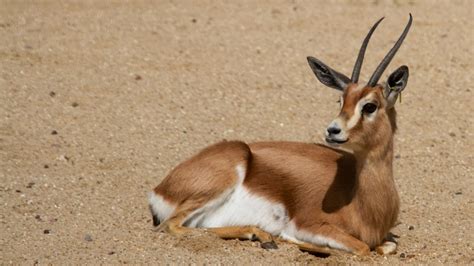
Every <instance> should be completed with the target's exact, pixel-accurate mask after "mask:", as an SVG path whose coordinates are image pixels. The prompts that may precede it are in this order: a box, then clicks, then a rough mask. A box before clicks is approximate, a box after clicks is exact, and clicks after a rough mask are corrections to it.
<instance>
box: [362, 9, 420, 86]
mask: <svg viewBox="0 0 474 266" xmlns="http://www.w3.org/2000/svg"><path fill="white" fill-rule="evenodd" d="M412 21H413V18H412V16H411V13H410V20H409V21H408V24H407V25H406V27H405V30H404V31H403V33H402V35H401V36H400V38H398V41H397V42H396V43H395V45H394V46H393V47H392V49H390V51H389V52H388V54H387V55H386V56H385V57H384V59H383V60H382V62H380V64H379V65H378V67H377V68H376V69H375V71H374V74H372V77H370V80H369V82H368V83H367V85H368V86H370V87H374V86H375V85H377V82H378V81H379V79H380V77H381V76H382V74H383V72H384V71H385V69H386V68H387V66H388V64H390V61H392V58H393V57H394V56H395V54H396V53H397V51H398V48H400V46H402V43H403V40H404V39H405V37H406V36H407V34H408V31H409V30H410V26H411V23H412Z"/></svg>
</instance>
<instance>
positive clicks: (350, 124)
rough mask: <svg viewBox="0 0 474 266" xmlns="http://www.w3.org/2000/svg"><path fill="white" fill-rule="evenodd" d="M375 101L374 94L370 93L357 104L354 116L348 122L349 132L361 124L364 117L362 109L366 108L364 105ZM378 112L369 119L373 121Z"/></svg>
mask: <svg viewBox="0 0 474 266" xmlns="http://www.w3.org/2000/svg"><path fill="white" fill-rule="evenodd" d="M373 99H374V93H369V94H368V95H367V96H365V97H364V98H362V99H360V100H359V101H358V102H357V105H356V107H355V110H354V114H353V115H352V117H351V118H350V119H349V120H348V121H347V125H346V126H347V130H350V129H352V128H353V127H355V126H356V125H357V123H358V122H359V120H360V118H361V116H362V108H363V107H364V105H365V104H366V103H368V102H371V101H372V100H373ZM376 113H377V112H374V113H372V114H371V115H370V116H369V119H372V120H373V118H374V117H375V114H376ZM372 120H371V121H372Z"/></svg>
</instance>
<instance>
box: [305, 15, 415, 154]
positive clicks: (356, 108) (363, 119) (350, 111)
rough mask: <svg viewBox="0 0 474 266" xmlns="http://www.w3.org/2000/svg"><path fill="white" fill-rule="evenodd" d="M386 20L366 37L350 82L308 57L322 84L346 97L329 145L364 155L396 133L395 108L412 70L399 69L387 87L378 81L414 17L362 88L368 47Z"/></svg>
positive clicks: (332, 126) (331, 129)
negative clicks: (360, 76) (363, 69)
mask: <svg viewBox="0 0 474 266" xmlns="http://www.w3.org/2000/svg"><path fill="white" fill-rule="evenodd" d="M382 19H383V18H381V19H380V20H378V21H377V22H376V23H375V24H374V25H373V26H372V28H371V29H370V31H369V33H368V34H367V36H366V37H365V39H364V41H363V43H362V46H361V48H360V51H359V55H358V57H357V60H356V63H355V66H354V70H353V72H352V77H351V78H350V79H349V78H348V77H346V76H345V75H344V74H341V73H339V72H337V71H335V70H333V69H332V68H330V67H328V66H327V65H326V64H324V63H323V62H321V61H320V60H318V59H316V58H314V57H311V56H310V57H308V62H309V65H310V67H311V69H312V70H313V72H314V73H315V74H316V77H317V78H318V80H319V81H320V82H321V83H323V84H324V85H326V86H328V87H331V88H334V89H337V90H339V91H341V93H342V96H341V98H340V106H341V110H340V113H339V115H338V116H337V117H336V119H334V120H333V121H332V122H331V123H330V124H329V126H328V127H327V129H326V133H325V137H326V142H328V143H329V144H332V145H342V146H343V147H345V148H349V149H352V150H354V151H364V150H367V149H370V148H371V147H374V146H375V145H380V143H389V141H390V139H389V138H391V137H392V135H393V133H394V131H395V128H396V125H395V121H394V120H395V117H394V116H395V111H394V108H393V107H394V105H395V102H396V100H397V98H398V95H399V94H400V93H401V92H402V91H403V89H404V88H405V86H406V85H407V82H408V67H407V66H401V67H399V68H398V69H397V70H395V71H394V72H393V73H392V74H390V76H389V77H388V79H387V81H386V82H384V83H383V84H379V83H378V81H379V79H380V77H381V76H382V74H383V72H384V70H385V69H386V68H387V66H388V65H389V63H390V61H391V60H392V58H393V57H394V55H395V53H396V52H397V50H398V49H399V48H400V46H401V44H402V42H403V40H404V39H405V37H406V35H407V34H408V31H409V29H410V26H411V23H412V16H411V14H410V19H409V21H408V24H407V26H406V27H405V30H404V31H403V33H402V35H401V36H400V38H399V39H398V41H397V42H396V43H395V45H394V46H393V48H392V49H391V50H390V51H389V52H388V54H387V55H386V56H385V58H384V59H383V60H382V62H381V63H380V64H379V66H378V67H377V69H376V70H375V71H374V73H373V74H372V77H371V78H370V80H369V82H368V83H367V84H366V85H360V84H358V82H359V74H360V70H361V67H362V62H363V60H364V54H365V50H366V48H367V44H368V43H369V40H370V37H371V36H372V33H373V32H374V30H375V29H376V28H377V26H378V24H379V23H380V22H381V21H382Z"/></svg>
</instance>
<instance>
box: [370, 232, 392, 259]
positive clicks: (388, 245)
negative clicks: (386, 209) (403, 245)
mask: <svg viewBox="0 0 474 266" xmlns="http://www.w3.org/2000/svg"><path fill="white" fill-rule="evenodd" d="M375 251H377V253H378V254H380V255H388V254H395V253H396V252H397V241H396V240H395V235H394V234H392V233H388V235H387V236H386V237H385V239H384V242H383V243H382V244H381V245H380V246H378V247H376V248H375Z"/></svg>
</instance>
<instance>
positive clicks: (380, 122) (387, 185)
mask: <svg viewBox="0 0 474 266" xmlns="http://www.w3.org/2000/svg"><path fill="white" fill-rule="evenodd" d="M368 93H375V95H376V101H378V105H379V110H378V113H377V117H376V119H375V121H373V122H371V123H366V122H365V121H364V117H363V116H362V117H361V119H360V120H359V121H358V124H357V126H356V127H354V128H353V129H351V131H350V132H349V136H350V138H349V139H350V140H351V143H352V144H351V143H349V144H348V145H350V147H362V148H359V149H354V152H353V153H350V152H345V151H342V150H339V149H335V148H330V147H327V146H324V145H319V144H307V143H295V142H257V143H252V144H249V145H247V144H245V143H243V142H239V141H231V142H221V143H218V144H215V145H212V146H210V147H208V148H206V149H204V150H203V151H201V152H200V153H199V154H197V155H196V156H194V157H193V158H191V159H189V160H187V161H185V162H183V163H182V164H180V165H179V166H178V167H176V168H175V169H174V170H173V171H172V172H171V173H170V174H169V175H168V176H167V177H166V178H165V179H164V181H163V182H162V183H161V184H160V185H159V186H157V187H156V188H155V193H157V194H159V195H162V196H163V197H164V198H165V199H167V200H168V201H170V202H172V203H174V204H176V205H177V206H178V207H177V209H176V211H175V213H174V214H173V215H172V218H171V219H170V220H173V221H174V223H175V225H177V226H180V225H181V224H183V223H184V222H185V217H186V216H187V215H189V214H190V213H191V212H192V211H193V210H196V209H198V208H200V207H202V206H203V205H204V204H206V203H207V202H209V201H211V200H212V199H215V198H217V197H218V196H219V195H221V194H222V193H224V191H227V190H228V189H229V188H231V187H233V186H234V185H235V184H236V182H237V179H236V178H237V174H236V170H235V169H236V166H237V165H239V164H240V165H243V166H247V173H246V177H245V180H244V186H245V187H246V188H247V189H248V190H249V191H251V192H253V193H255V194H258V195H260V196H263V197H265V198H266V199H267V200H270V201H273V202H277V203H281V204H283V205H284V206H285V207H286V209H287V211H288V215H289V217H290V219H292V220H293V221H295V224H296V226H297V227H298V229H301V230H305V231H307V232H310V233H312V234H318V235H322V236H327V237H330V238H331V239H334V240H336V241H339V242H340V243H342V244H343V245H345V246H346V247H348V248H350V249H351V250H352V251H353V252H355V253H357V254H367V252H368V247H371V248H374V247H376V246H378V245H381V244H382V242H383V240H384V237H386V235H387V233H388V232H389V230H390V228H391V227H392V226H393V225H394V223H395V221H396V219H397V215H398V209H399V198H398V194H397V191H396V188H395V183H394V180H393V176H392V175H393V172H392V157H393V134H394V132H395V129H396V122H395V117H396V113H395V110H393V109H389V110H386V109H385V105H386V102H385V98H384V97H383V95H382V89H381V88H380V87H375V88H370V87H365V88H362V89H356V87H355V85H354V86H352V85H351V86H349V88H348V89H347V90H346V91H345V93H344V105H343V107H342V109H341V114H343V115H342V117H344V119H349V118H350V117H351V116H352V115H353V112H354V108H355V106H356V104H357V102H358V101H359V99H361V98H362V97H364V96H365V95H367V94H368ZM354 143H355V144H354ZM224 231H225V230H224ZM232 232H234V231H232ZM221 233H222V232H221ZM229 234H230V235H233V233H229ZM223 235H225V233H223Z"/></svg>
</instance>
